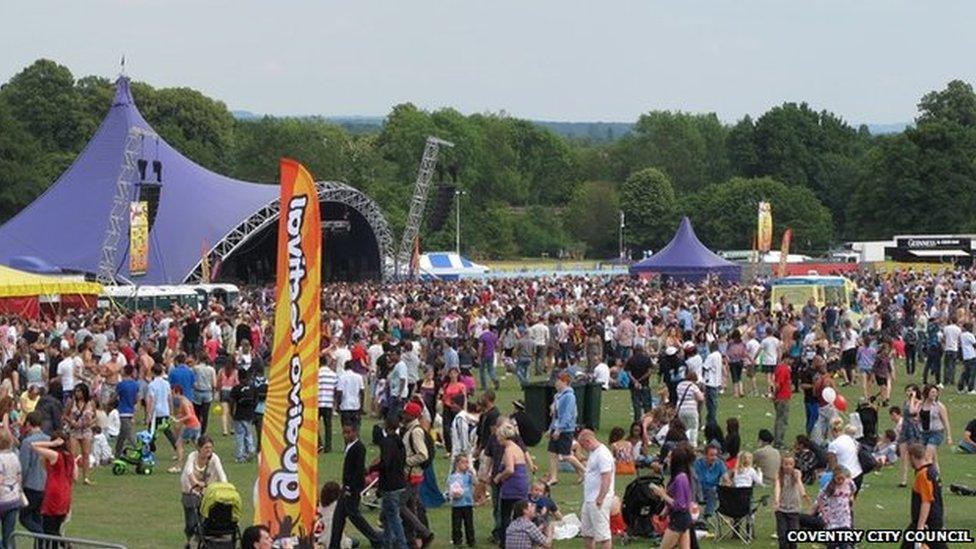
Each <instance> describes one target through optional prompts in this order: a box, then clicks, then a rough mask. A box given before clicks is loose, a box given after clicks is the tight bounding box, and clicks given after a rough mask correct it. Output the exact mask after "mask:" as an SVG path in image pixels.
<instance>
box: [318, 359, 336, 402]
mask: <svg viewBox="0 0 976 549" xmlns="http://www.w3.org/2000/svg"><path fill="white" fill-rule="evenodd" d="M338 382H339V376H337V375H336V373H335V371H334V370H333V369H332V368H329V367H328V366H319V408H332V407H333V406H334V404H335V388H336V384H337V383H338Z"/></svg>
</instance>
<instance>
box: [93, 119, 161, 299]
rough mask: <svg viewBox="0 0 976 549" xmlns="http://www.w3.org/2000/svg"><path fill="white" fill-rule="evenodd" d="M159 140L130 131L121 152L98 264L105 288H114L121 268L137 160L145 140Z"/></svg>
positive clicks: (136, 129)
mask: <svg viewBox="0 0 976 549" xmlns="http://www.w3.org/2000/svg"><path fill="white" fill-rule="evenodd" d="M146 137H149V138H151V139H155V138H156V134H155V133H153V132H152V131H149V130H145V129H142V128H140V127H137V126H133V127H131V128H129V133H128V135H126V137H125V144H124V145H123V149H122V168H121V170H119V178H118V179H117V180H116V181H115V198H114V199H113V200H112V210H111V212H110V213H109V217H108V227H106V229H105V239H104V240H103V241H102V257H101V260H100V261H99V262H98V274H97V276H96V279H97V280H98V281H99V282H101V283H102V284H115V282H116V271H117V270H118V268H119V262H118V257H119V242H121V241H122V235H123V234H124V232H123V231H125V230H126V228H127V227H128V226H129V223H128V220H129V202H130V200H132V184H133V180H134V179H135V177H136V171H137V169H138V168H137V160H138V158H139V155H140V154H141V153H142V143H143V140H144V139H145V138H146Z"/></svg>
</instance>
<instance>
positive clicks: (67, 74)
mask: <svg viewBox="0 0 976 549" xmlns="http://www.w3.org/2000/svg"><path fill="white" fill-rule="evenodd" d="M0 95H2V96H3V98H4V99H5V100H6V102H7V105H8V106H9V108H10V114H11V115H12V116H13V118H15V119H16V120H18V121H20V123H21V124H22V125H23V126H24V128H25V129H26V130H27V131H29V132H30V133H31V135H33V136H34V138H35V139H37V141H38V142H39V143H40V144H41V146H42V147H43V148H44V150H45V151H49V152H51V151H69V152H77V151H79V150H80V149H81V147H82V145H84V143H85V139H87V137H88V136H89V135H91V134H92V133H93V132H94V130H95V128H94V126H93V125H92V124H91V123H90V120H88V119H87V118H86V117H85V116H84V113H83V111H82V103H81V98H80V96H79V94H78V90H77V89H75V79H74V76H72V74H71V71H70V70H68V68H67V67H65V66H63V65H59V64H57V63H55V62H54V61H50V60H48V59H40V60H38V61H35V62H34V64H32V65H31V66H29V67H27V68H26V69H24V70H22V71H20V72H19V73H17V74H16V75H14V77H13V78H11V79H10V81H9V82H7V83H6V84H4V86H3V88H0Z"/></svg>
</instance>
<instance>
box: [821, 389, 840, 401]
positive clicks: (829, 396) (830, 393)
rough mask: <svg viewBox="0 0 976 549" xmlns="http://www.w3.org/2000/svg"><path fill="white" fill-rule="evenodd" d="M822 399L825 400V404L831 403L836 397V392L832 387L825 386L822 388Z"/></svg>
mask: <svg viewBox="0 0 976 549" xmlns="http://www.w3.org/2000/svg"><path fill="white" fill-rule="evenodd" d="M822 394H823V399H824V400H826V401H827V404H833V403H834V400H836V399H837V392H836V391H834V388H833V387H827V388H825V389H824V390H823V393H822Z"/></svg>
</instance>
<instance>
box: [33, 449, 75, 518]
mask: <svg viewBox="0 0 976 549" xmlns="http://www.w3.org/2000/svg"><path fill="white" fill-rule="evenodd" d="M45 463H46V462H45ZM46 468H47V483H46V484H45V485H44V499H43V500H41V514H42V515H47V516H54V517H56V516H60V515H67V514H68V511H69V510H70V509H71V484H72V483H73V482H74V478H75V460H74V459H73V458H72V457H71V456H70V455H69V454H60V455H58V460H57V461H55V462H54V463H53V464H47V465H46Z"/></svg>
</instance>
